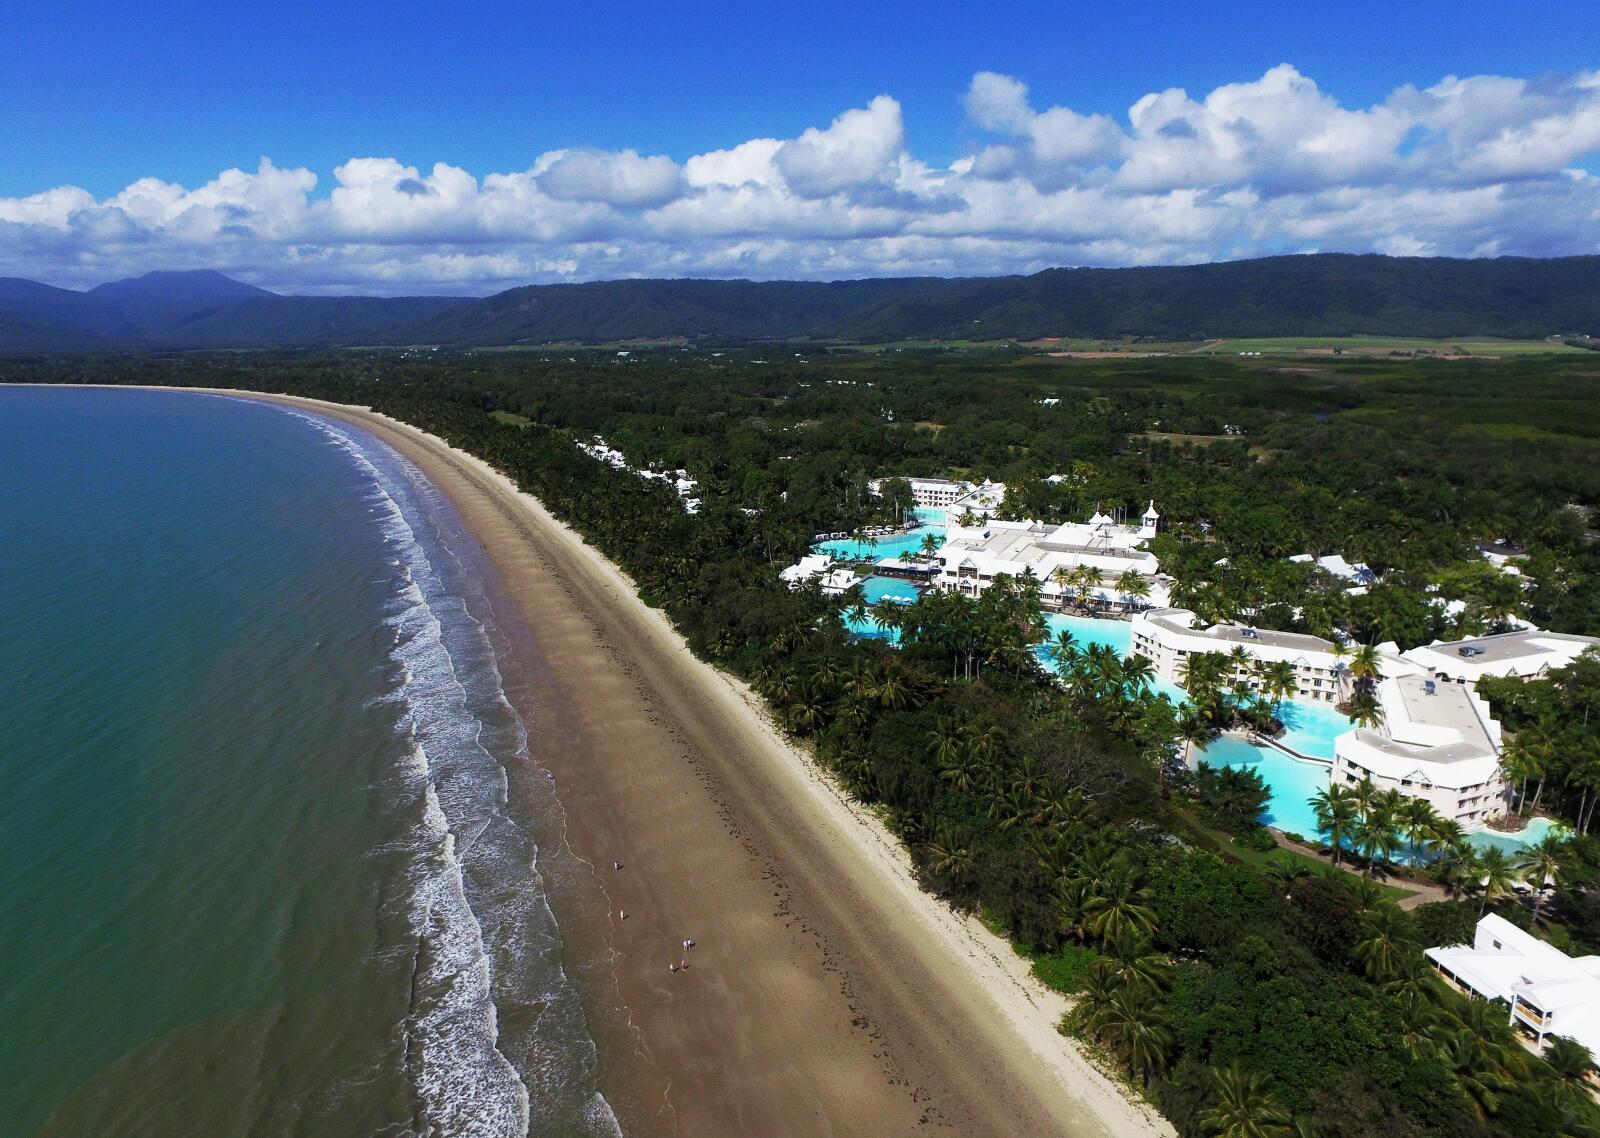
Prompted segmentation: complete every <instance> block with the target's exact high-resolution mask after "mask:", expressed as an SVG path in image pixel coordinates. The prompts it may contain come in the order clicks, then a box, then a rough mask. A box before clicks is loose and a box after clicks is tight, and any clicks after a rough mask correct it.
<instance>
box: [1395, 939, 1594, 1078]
mask: <svg viewBox="0 0 1600 1138" xmlns="http://www.w3.org/2000/svg"><path fill="white" fill-rule="evenodd" d="M1427 956H1428V959H1429V960H1431V961H1433V964H1434V967H1436V968H1438V969H1439V971H1440V973H1441V974H1443V975H1444V977H1445V978H1446V979H1448V980H1449V981H1450V982H1451V983H1453V984H1455V985H1456V986H1457V987H1459V988H1461V989H1462V990H1464V991H1466V992H1469V993H1471V994H1472V995H1475V996H1478V997H1481V998H1482V999H1485V1000H1503V1001H1504V1002H1505V1004H1506V1006H1507V1008H1508V1014H1509V1018H1510V1022H1511V1024H1512V1025H1513V1026H1515V1027H1520V1028H1522V1029H1524V1030H1525V1031H1528V1032H1530V1033H1532V1034H1533V1036H1534V1038H1535V1040H1536V1041H1537V1046H1539V1047H1543V1046H1544V1042H1545V1040H1546V1039H1548V1038H1550V1037H1551V1036H1555V1035H1561V1036H1565V1037H1566V1038H1568V1039H1572V1040H1576V1041H1577V1042H1578V1043H1581V1044H1583V1046H1585V1047H1587V1048H1588V1049H1589V1052H1590V1054H1592V1055H1600V956H1580V957H1578V958H1577V959H1576V960H1574V959H1573V958H1572V957H1570V956H1568V955H1567V954H1566V953H1564V952H1562V951H1561V950H1560V949H1558V948H1556V947H1555V946H1554V945H1552V944H1547V943H1545V942H1544V941H1542V940H1540V939H1539V938H1538V937H1536V936H1532V935H1531V934H1529V933H1525V932H1523V931H1522V930H1521V929H1519V928H1517V926H1516V925H1514V924H1512V923H1511V922H1510V921H1508V920H1506V919H1505V918H1504V917H1497V916H1495V915H1494V914H1493V913H1491V914H1489V915H1488V916H1486V917H1484V918H1483V919H1482V920H1480V921H1479V922H1478V929H1477V932H1476V933H1475V934H1474V935H1473V942H1472V943H1471V944H1470V945H1467V944H1457V945H1441V946H1440V947H1438V948H1430V949H1428V950H1427Z"/></svg>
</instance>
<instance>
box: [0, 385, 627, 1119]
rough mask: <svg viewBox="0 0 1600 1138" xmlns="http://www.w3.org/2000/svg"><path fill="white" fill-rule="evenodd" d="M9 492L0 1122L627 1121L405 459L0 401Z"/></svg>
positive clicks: (492, 678) (491, 700)
mask: <svg viewBox="0 0 1600 1138" xmlns="http://www.w3.org/2000/svg"><path fill="white" fill-rule="evenodd" d="M0 501H4V503H5V512H4V518H5V526H4V528H3V531H0V550H3V552H4V562H5V581H6V586H7V588H6V602H5V605H4V606H3V607H0V705H3V706H4V708H5V715H4V716H0V777H3V779H4V787H5V793H4V794H3V795H0V828H3V832H4V833H5V835H6V838H7V856H6V857H5V858H4V859H0V890H3V893H0V896H3V897H4V898H5V903H4V906H3V907H0V1023H4V1024H5V1030H4V1031H0V1071H3V1072H4V1077H3V1078H0V1119H4V1120H5V1122H4V1131H5V1132H6V1133H8V1134H19V1135H33V1134H48V1135H88V1134H94V1135H113V1134H115V1135H146V1134H148V1135H160V1136H163V1138H165V1136H184V1135H196V1136H201V1135H204V1136H208V1138H209V1136H215V1135H233V1134H262V1135H346V1134H348V1135H358V1134H359V1135H368V1134H374V1135H376V1134H382V1135H413V1134H415V1135H422V1134H429V1135H434V1134H437V1135H467V1134H471V1135H479V1134H484V1135H516V1134H523V1133H529V1132H532V1133H537V1134H579V1133H606V1132H614V1129H615V1127H614V1123H613V1122H612V1121H611V1119H610V1116H609V1109H608V1107H607V1106H606V1104H605V1102H604V1100H603V1099H601V1098H600V1097H599V1096H598V1095H597V1094H596V1093H595V1092H594V1068H595V1055H594V1047H593V1044H592V1042H591V1041H590V1040H589V1038H588V1035H587V1032H586V1028H585V1024H584V1018H583V1013H582V1010H581V1004H580V1002H579V1000H578V996H577V992H576V990H575V989H574V987H573V985H572V984H571V983H570V982H569V981H568V979H567V977H566V976H565V974H564V972H563V971H562V967H561V964H560V961H559V952H558V949H559V944H560V940H559V929H558V928H557V926H556V924H555V921H554V918H553V917H552V916H551V914H550V910H549V908H548V906H547V905H546V904H545V898H544V893H543V887H542V883H541V881H540V877H539V874H538V872H537V867H538V860H539V859H538V847H537V842H536V837H535V832H534V830H535V827H534V826H533V825H532V824H531V823H530V822H529V821H528V820H527V819H521V818H518V817H517V816H515V814H514V813H513V811H512V810H511V809H510V808H508V805H507V787H508V783H510V782H514V781H515V780H516V779H517V778H519V777H520V773H519V772H520V771H521V767H520V766H519V765H518V764H520V763H524V762H525V761H526V758H527V756H526V733H525V731H524V730H523V725H522V723H521V721H520V720H519V719H518V717H517V715H516V714H515V713H514V712H513V710H512V708H511V707H510V705H509V704H508V702H507V701H506V699H505V697H504V694H503V692H502V690H501V687H500V680H499V671H498V669H497V666H496V659H495V654H494V651H493V650H492V647H491V644H492V641H493V637H494V632H495V630H494V628H493V627H492V625H490V624H488V623H486V620H487V614H488V612H489V611H490V604H489V600H488V593H487V592H486V590H487V589H488V588H489V586H488V585H487V584H485V583H484V582H483V581H482V580H480V579H479V578H477V577H475V576H474V574H473V572H472V570H471V565H470V562H469V560H467V556H466V554H465V553H462V554H461V555H460V556H458V555H457V552H456V550H458V549H463V550H464V549H465V543H463V542H462V539H461V534H460V532H459V526H458V524H457V523H456V522H455V520H454V518H453V515H451V514H450V512H449V510H448V508H447V506H446V505H445V504H444V503H443V502H442V501H441V500H440V498H439V496H438V495H437V493H436V492H434V491H433V490H432V488H431V487H430V486H428V485H427V484H426V482H425V481H423V480H422V479H421V478H420V475H418V474H417V472H416V471H415V470H414V469H412V468H410V467H409V464H407V463H405V462H404V461H403V460H401V459H400V458H399V456H397V455H395V454H393V453H392V452H390V451H388V450H387V449H386V448H383V447H382V446H381V445H379V444H377V443H376V442H374V441H372V440H369V439H367V438H365V437H364V436H360V435H358V434H353V433H351V432H349V431H347V430H345V429H343V428H336V427H333V426H331V425H327V424H322V423H320V422H319V421H317V420H313V419H311V418H308V417H305V416H301V415H298V414H294V413H290V412H287V411H283V410H280V409H277V408H271V407H267V406H263V405H259V404H252V403H246V402H243V401H238V400H229V399H220V398H211V397H206V396H201V395H192V394H177V393H161V392H134V391H96V390H68V391H53V390H42V389H27V388H0Z"/></svg>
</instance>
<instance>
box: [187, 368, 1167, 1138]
mask: <svg viewBox="0 0 1600 1138" xmlns="http://www.w3.org/2000/svg"><path fill="white" fill-rule="evenodd" d="M162 390H180V391H182V390H188V391H194V392H200V391H202V389H186V388H163V389H162ZM203 393H206V394H213V395H221V396H226V397H230V398H244V399H257V400H261V401H266V402H278V403H284V404H288V405H291V406H295V407H298V408H300V409H302V410H307V411H311V412H314V413H316V414H320V415H324V416H326V417H329V418H335V419H338V420H340V421H342V422H345V423H348V424H351V425H353V426H355V427H357V428H359V429H361V430H363V431H365V432H366V433H368V434H370V435H373V436H375V437H376V438H378V439H379V440H380V441H382V442H385V443H386V444H388V445H390V446H392V447H393V448H394V449H396V450H397V451H399V452H400V453H401V454H402V455H404V456H405V457H406V458H407V459H409V460H410V461H412V462H413V463H414V464H415V465H416V466H417V467H418V468H419V469H421V470H422V472H423V473H424V475H426V476H427V477H428V479H429V480H430V481H431V482H432V483H433V484H434V486H435V487H436V488H437V489H438V490H439V491H440V492H441V493H442V494H444V495H445V497H446V498H447V499H449V501H450V502H451V505H452V506H453V508H454V509H455V511H456V513H457V515H458V516H459V518H460V519H461V521H462V524H463V525H464V526H465V527H466V528H467V530H468V532H469V533H470V535H471V536H472V537H473V538H474V539H475V540H476V541H477V542H478V543H479V544H480V546H481V549H482V553H483V554H484V558H485V561H486V562H487V564H488V566H489V567H491V568H492V570H493V571H494V572H495V573H496V574H497V577H498V580H497V581H496V587H497V588H498V590H499V591H500V593H501V594H502V595H504V596H505V597H506V598H507V599H508V600H509V601H510V602H511V604H512V605H513V606H514V607H515V608H516V609H517V610H518V615H520V618H521V621H522V624H523V625H524V626H525V627H524V628H523V629H522V630H521V631H520V632H519V633H518V634H517V635H516V636H513V638H512V639H513V644H512V646H511V652H510V653H509V654H510V655H511V656H512V657H513V659H512V660H509V661H508V665H509V668H508V670H509V672H510V673H511V675H510V676H508V679H510V680H511V681H512V682H511V684H510V685H509V686H508V694H511V689H512V688H514V689H515V696H514V702H516V703H517V704H518V707H519V711H521V712H522V713H523V714H524V718H525V720H526V721H527V722H528V725H529V729H530V732H531V733H532V735H533V739H532V747H531V750H532V753H533V757H534V762H535V764H536V766H537V767H539V768H541V769H542V770H543V771H544V772H545V773H547V774H548V776H549V777H550V778H552V779H553V780H554V783H555V788H556V798H557V800H558V802H559V807H560V811H561V813H562V814H563V816H564V819H565V821H564V825H563V830H564V834H563V840H562V842H561V846H562V852H563V853H570V855H571V857H572V858H573V859H574V864H575V865H578V866H581V868H582V871H581V872H579V873H577V874H574V877H576V878H578V881H577V885H576V888H577V889H578V891H579V892H581V893H582V894H583V895H582V896H570V895H569V896H568V897H566V898H564V899H562V898H558V899H557V903H558V912H557V916H558V918H559V919H560V920H561V924H562V928H563V931H564V934H567V935H568V939H567V941H566V943H565V945H564V948H563V954H564V955H565V956H566V957H567V958H568V959H569V963H570V964H571V965H572V966H574V968H575V974H576V975H579V976H580V977H581V982H582V983H583V984H584V986H585V987H586V989H587V999H586V1002H587V1004H588V1006H589V1010H590V1013H591V1015H592V1016H593V1017H594V1020H595V1022H594V1023H592V1025H591V1027H592V1029H593V1033H594V1036H595V1038H596V1041H597V1043H598V1044H599V1045H600V1047H601V1051H602V1057H601V1070H600V1089H601V1091H602V1092H603V1093H604V1094H605V1095H606V1097H607V1099H608V1100H609V1101H610V1102H611V1104H612V1105H613V1107H614V1108H615V1109H616V1111H617V1114H618V1116H619V1118H620V1119H621V1121H622V1124H623V1128H624V1131H625V1132H626V1133H629V1134H651V1133H663V1134H678V1133H682V1134H757V1133H759V1134H784V1133H794V1134H816V1133H828V1134H898V1133H909V1132H911V1131H913V1130H918V1129H925V1128H929V1127H936V1126H942V1127H944V1128H946V1129H951V1130H954V1131H955V1132H957V1133H961V1134H1010V1133H1053V1134H1065V1135H1069V1136H1072V1138H1095V1136H1098V1135H1118V1136H1122V1135H1169V1134H1171V1133H1172V1129H1171V1127H1170V1125H1169V1124H1168V1123H1166V1122H1165V1120H1163V1119H1161V1118H1160V1116H1159V1115H1158V1114H1157V1113H1156V1112H1155V1111H1154V1110H1153V1109H1152V1108H1150V1107H1148V1106H1146V1105H1144V1104H1143V1103H1140V1102H1137V1101H1135V1100H1134V1099H1132V1098H1131V1097H1130V1095H1129V1094H1128V1092H1126V1091H1125V1090H1124V1089H1123V1088H1121V1087H1120V1086H1119V1085H1118V1084H1117V1083H1115V1082H1114V1081H1112V1080H1111V1079H1109V1078H1107V1077H1106V1076H1105V1075H1103V1074H1101V1073H1100V1071H1099V1070H1098V1069H1097V1068H1096V1067H1095V1066H1094V1064H1093V1063H1092V1062H1091V1061H1090V1060H1089V1059H1088V1058H1087V1057H1085V1055H1084V1054H1083V1053H1082V1052H1081V1051H1080V1050H1079V1048H1078V1046H1077V1045H1076V1043H1074V1042H1073V1041H1072V1040H1070V1039H1068V1038H1066V1037H1064V1036H1062V1035H1060V1034H1059V1033H1058V1032H1057V1031H1056V1029H1055V1025H1056V1023H1057V1022H1058V1021H1059V1018H1060V1016H1061V1014H1062V1013H1063V1012H1064V1011H1065V1009H1066V1007H1067V1001H1066V1000H1065V999H1064V998H1063V997H1062V996H1060V995H1059V994H1057V993H1054V992H1052V991H1050V990H1049V989H1047V988H1045V987H1044V986H1043V985H1042V984H1041V983H1039V982H1038V981H1037V980H1035V979H1034V978H1033V977H1032V975H1031V973H1030V972H1029V970H1028V964H1027V961H1025V960H1024V959H1022V958H1021V957H1018V956H1017V955H1016V954H1015V953H1014V952H1013V951H1012V950H1011V948H1010V946H1009V944H1008V943H1007V942H1006V941H1004V940H1003V939H1002V938H1000V937H997V936H995V935H994V934H992V933H990V932H989V931H988V930H987V929H985V928H984V927H983V926H982V925H981V924H980V923H979V922H978V921H977V920H976V919H975V918H970V917H963V916H961V915H959V914H957V913H955V912H953V911H952V910H950V909H949V908H948V907H947V906H945V905H944V904H943V903H942V902H940V901H938V900H937V899H935V898H933V897H931V896H929V895H928V894H926V893H924V892H923V891H922V890H921V888H920V887H919V886H918V884H917V882H916V879H915V876H914V873H913V871H912V867H911V862H910V859H909V856H908V855H907V853H906V851H905V850H904V849H903V847H902V846H901V843H900V842H899V841H898V839H896V838H895V837H894V836H893V835H891V834H889V833H888V831H887V830H886V829H885V828H884V827H883V826H882V824H881V823H880V822H879V821H878V819H877V818H876V817H875V816H873V815H872V814H871V813H870V812H868V811H866V810H864V809H862V808H861V807H859V806H858V805H857V804H855V803H853V802H851V801H849V800H848V799H847V798H846V797H845V796H844V795H843V794H842V793H841V792H840V791H839V790H838V789H837V788H836V787H835V786H834V785H833V783H832V781H831V780H830V779H829V778H828V777H827V776H826V774H825V773H823V772H822V771H820V770H819V769H818V767H817V766H816V765H815V763H814V762H813V761H812V760H811V759H810V757H809V756H808V755H806V754H804V753H803V752H802V751H800V750H799V749H797V748H796V747H794V746H793V745H792V744H791V743H789V742H788V741H787V740H786V739H785V738H784V737H783V736H782V735H781V734H780V733H779V732H778V731H776V729H775V728H774V727H773V725H772V723H771V721H770V718H769V716H768V715H767V713H766V709H765V706H764V704H763V702H762V701H761V700H760V698H759V697H758V696H757V695H756V694H755V693H754V692H752V691H751V690H750V689H749V688H748V687H747V686H746V685H744V684H743V683H741V682H739V681H738V680H736V679H734V678H733V677H730V676H728V675H726V674H725V673H722V672H720V671H718V670H716V669H714V668H713V667H711V666H710V665H708V664H705V663H704V662H702V661H700V660H698V659H696V658H695V657H693V656H692V655H691V654H690V653H689V652H688V649H687V646H686V645H685V644H684V642H683V640H682V638H681V637H680V636H679V635H678V634H677V632H676V631H675V630H673V628H672V627H671V625H670V622H669V621H668V620H667V618H666V617H665V615H664V614H663V613H661V612H659V611H657V610H654V609H651V608H649V607H647V606H646V605H644V603H643V602H642V601H641V600H640V599H639V597H638V595H637V592H636V591H635V589H634V587H633V584H632V582H631V581H629V580H628V579H627V577H626V576H625V575H624V574H623V573H622V572H621V571H620V570H619V569H617V568H616V566H614V565H613V564H611V563H610V562H609V561H607V560H606V559H605V558H604V557H603V556H602V555H601V554H599V553H598V552H597V551H595V550H593V549H592V548H591V547H589V546H588V545H587V544H586V543H584V542H583V540H582V539H581V538H580V537H579V536H578V535H577V534H576V533H575V532H574V531H572V530H571V529H570V528H568V527H567V526H565V525H564V524H563V523H561V522H560V521H558V520H557V519H555V518H554V517H553V516H551V515H550V514H549V513H548V511H546V510H545V509H544V507H543V506H542V504H540V503H539V502H538V501H537V500H536V499H534V498H532V497H531V496H529V495H527V494H525V493H523V492H522V491H520V490H518V489H517V488H516V487H515V486H514V485H513V484H512V483H511V482H510V481H509V479H507V478H506V477H505V476H503V475H501V474H499V473H498V472H497V471H494V470H493V469H492V468H490V467H489V466H488V465H487V464H486V463H484V462H482V461H481V460H479V459H477V458H475V457H473V456H470V455H467V454H465V453H464V452H461V451H457V450H454V449H453V448H450V447H449V446H448V445H447V444H445V443H444V442H443V441H442V440H439V439H437V438H435V437H433V436H431V435H426V434H424V433H423V432H421V431H419V430H417V429H416V428H412V427H410V426H407V425H405V424H401V423H398V422H397V421H395V420H392V419H388V418H387V417H384V416H381V415H378V414H376V413H374V412H371V411H369V410H366V409H362V408H354V407H347V406H342V405H336V404H330V403H324V402H321V401H317V400H310V399H303V398H298V397H291V396H279V395H268V394H262V393H252V392H243V391H233V390H221V389H204V392H203ZM542 860H543V859H542V858H541V861H542ZM613 860H620V861H622V862H623V863H624V868H623V870H621V871H614V870H612V868H611V863H612V861H613ZM541 868H542V867H541ZM585 876H586V877H587V878H588V880H587V881H584V880H582V879H583V878H584V877H585ZM563 900H564V902H565V904H566V906H567V911H561V908H560V905H561V903H562V901H563ZM623 909H625V910H626V911H627V913H628V916H627V919H626V920H625V921H624V920H622V919H621V918H620V917H619V915H618V914H619V912H620V911H621V910H623ZM683 937H693V938H695V940H696V941H697V945H696V947H695V948H694V949H693V950H692V952H690V953H688V954H685V953H684V952H683V951H682V950H681V948H680V946H679V944H678V942H679V941H680V940H681V939H682V938H683ZM685 955H687V956H688V958H689V959H691V961H692V964H693V969H692V971H690V972H686V973H678V974H674V973H671V972H669V971H668V967H667V966H668V964H669V963H670V962H672V961H674V960H676V959H678V958H680V957H683V956H685Z"/></svg>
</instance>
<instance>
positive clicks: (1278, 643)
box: [1133, 609, 1339, 703]
mask: <svg viewBox="0 0 1600 1138" xmlns="http://www.w3.org/2000/svg"><path fill="white" fill-rule="evenodd" d="M1241 647H1242V648H1243V649H1244V650H1245V651H1246V652H1248V653H1249V655H1250V658H1251V660H1252V661H1256V660H1262V661H1268V662H1273V663H1280V662H1288V663H1290V664H1293V665H1294V668H1295V679H1296V681H1297V682H1298V684H1299V692H1298V696H1297V698H1299V699H1305V700H1311V701H1313V702H1316V703H1338V702H1339V670H1338V665H1339V661H1338V658H1337V657H1336V656H1334V654H1333V644H1332V642H1330V641H1327V640H1324V639H1322V637H1320V636H1307V635H1305V634H1303V633H1298V632H1272V631H1269V630H1267V629H1260V628H1251V627H1249V626H1248V625H1242V624H1212V625H1207V624H1202V623H1201V622H1200V620H1199V618H1198V617H1196V616H1195V614H1194V613H1192V612H1190V611H1189V610H1188V609H1158V610H1152V611H1150V612H1146V613H1140V614H1138V615H1136V616H1135V617H1134V618H1133V650H1134V651H1135V652H1137V653H1138V654H1139V655H1141V656H1143V657H1145V658H1146V659H1147V660H1149V661H1150V662H1151V663H1153V664H1154V665H1155V668H1156V673H1157V674H1158V675H1160V676H1161V677H1162V678H1163V679H1165V680H1170V681H1171V682H1172V683H1175V684H1181V683H1182V682H1183V677H1184V661H1185V660H1187V659H1188V658H1189V657H1190V656H1198V655H1200V654H1201V653H1205V652H1220V653H1224V654H1227V653H1231V652H1232V651H1233V650H1234V649H1236V648H1241ZM1231 678H1232V679H1233V680H1238V681H1246V682H1248V681H1250V680H1251V678H1252V677H1251V675H1250V673H1249V672H1248V671H1246V670H1245V669H1244V668H1242V667H1239V666H1235V667H1234V669H1233V674H1232V676H1231Z"/></svg>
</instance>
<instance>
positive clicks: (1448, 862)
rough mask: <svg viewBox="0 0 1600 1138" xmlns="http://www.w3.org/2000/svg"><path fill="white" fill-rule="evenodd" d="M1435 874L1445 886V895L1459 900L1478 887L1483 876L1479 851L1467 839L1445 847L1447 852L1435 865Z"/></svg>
mask: <svg viewBox="0 0 1600 1138" xmlns="http://www.w3.org/2000/svg"><path fill="white" fill-rule="evenodd" d="M1433 872H1434V876H1435V877H1437V878H1438V879H1439V884H1440V885H1442V886H1444V895H1445V896H1446V897H1448V898H1450V899H1451V900H1452V901H1459V900H1460V899H1461V898H1462V897H1465V896H1467V895H1468V894H1469V893H1471V892H1472V891H1473V890H1474V889H1476V888H1477V887H1478V879H1479V878H1480V877H1482V876H1483V869H1482V866H1481V864H1480V862H1479V858H1478V851H1477V849H1476V847H1474V846H1472V845H1471V844H1469V843H1468V842H1466V841H1460V842H1457V843H1455V844H1454V845H1450V846H1447V847H1445V854H1444V856H1443V857H1441V858H1440V859H1439V860H1438V861H1437V862H1435V863H1434V866H1433Z"/></svg>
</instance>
